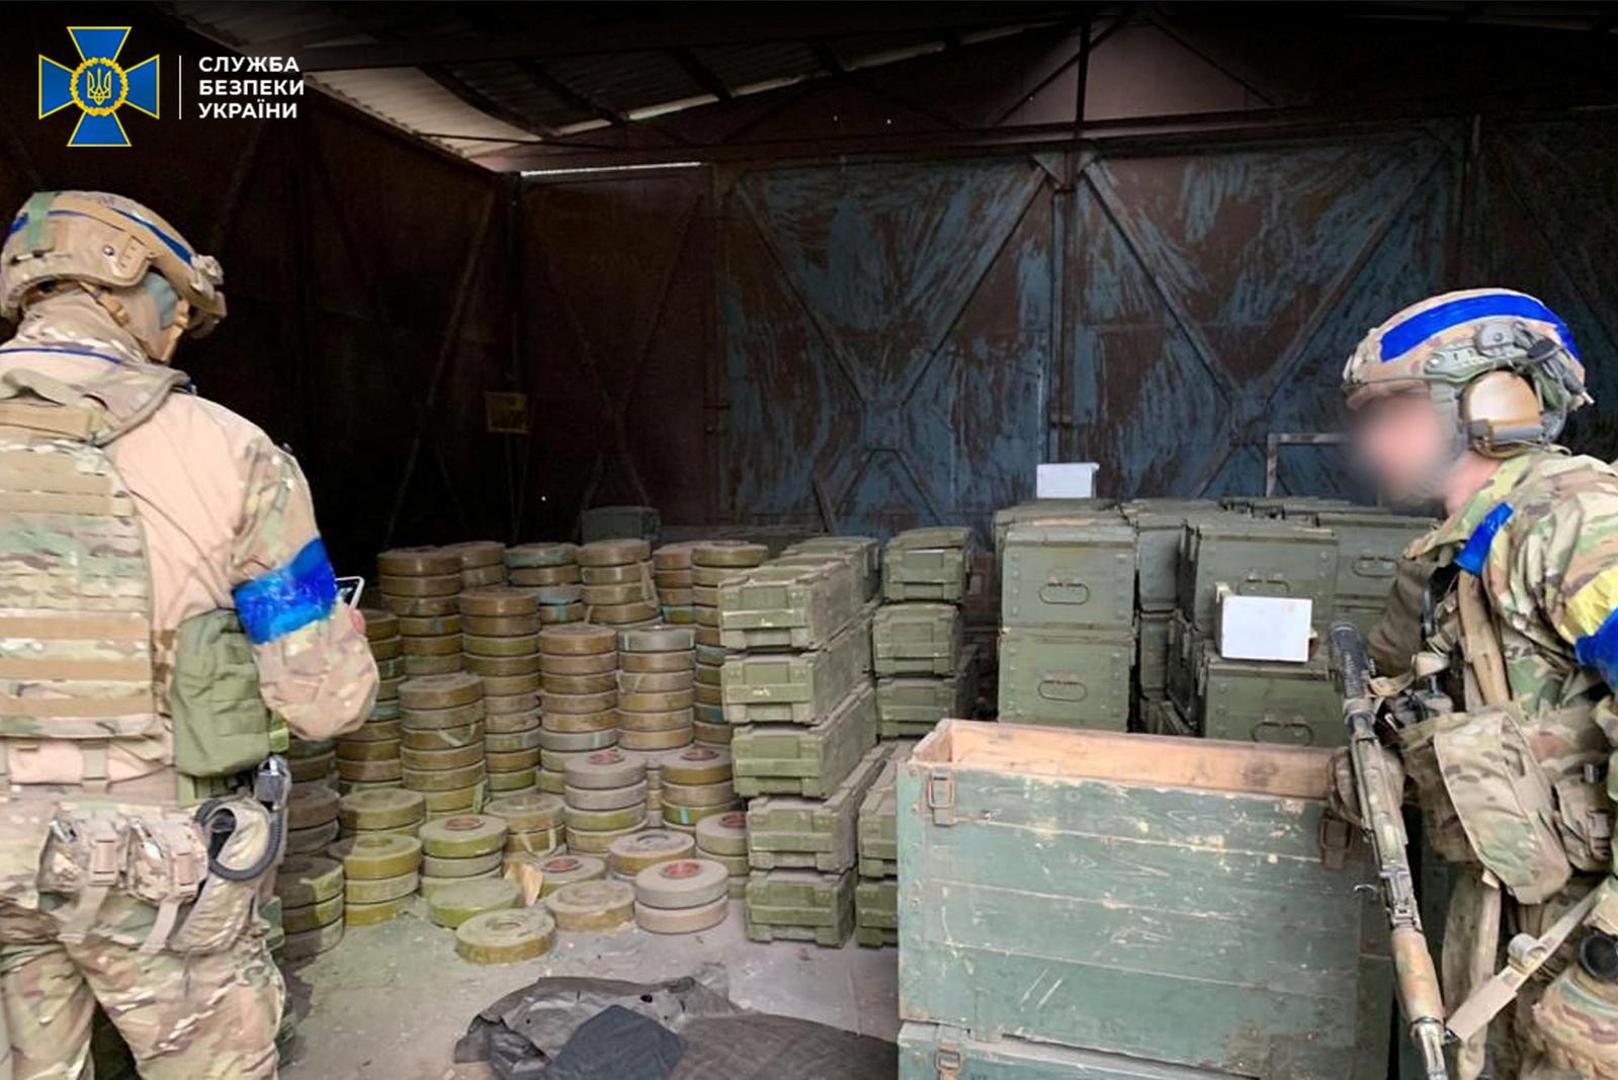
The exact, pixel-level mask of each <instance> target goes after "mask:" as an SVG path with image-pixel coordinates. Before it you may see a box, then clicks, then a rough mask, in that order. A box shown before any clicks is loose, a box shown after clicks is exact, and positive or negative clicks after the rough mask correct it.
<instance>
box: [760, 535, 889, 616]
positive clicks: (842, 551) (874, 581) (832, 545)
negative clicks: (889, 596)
mask: <svg viewBox="0 0 1618 1080" xmlns="http://www.w3.org/2000/svg"><path fill="white" fill-rule="evenodd" d="M827 555H843V556H847V557H848V558H849V559H851V560H852V561H853V563H854V572H855V574H856V575H857V576H858V578H859V583H860V596H861V597H862V598H863V599H864V600H865V601H866V602H867V603H869V602H870V601H872V600H875V599H877V597H878V595H879V594H880V593H881V592H882V545H881V544H880V543H879V542H878V541H877V539H876V538H875V537H873V536H811V537H810V538H809V539H807V540H800V541H798V542H797V543H796V544H793V545H792V546H791V547H789V548H787V549H786V550H785V551H783V552H781V555H780V557H779V558H778V559H776V561H777V562H781V563H794V562H802V561H805V559H806V558H808V559H818V558H823V557H824V556H827Z"/></svg>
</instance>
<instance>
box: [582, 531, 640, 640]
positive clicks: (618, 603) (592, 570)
mask: <svg viewBox="0 0 1618 1080" xmlns="http://www.w3.org/2000/svg"><path fill="white" fill-rule="evenodd" d="M577 558H578V563H579V575H580V578H581V580H582V582H583V584H582V586H581V592H582V593H583V598H584V612H585V615H584V617H585V619H586V620H587V621H589V622H592V623H596V624H598V625H601V626H612V627H620V628H621V627H630V626H651V625H653V624H655V623H656V622H657V617H658V611H659V609H658V604H657V588H656V586H654V585H653V584H652V551H651V547H650V545H648V544H647V543H646V541H644V540H596V541H594V542H592V543H588V544H584V545H582V546H581V547H580V548H579V549H578V556H577Z"/></svg>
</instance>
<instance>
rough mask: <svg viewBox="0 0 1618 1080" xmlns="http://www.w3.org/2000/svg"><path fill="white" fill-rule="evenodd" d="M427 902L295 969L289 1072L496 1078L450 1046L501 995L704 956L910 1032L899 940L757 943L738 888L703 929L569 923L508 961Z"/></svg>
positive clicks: (797, 1000) (892, 1031) (836, 1013)
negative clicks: (834, 944)
mask: <svg viewBox="0 0 1618 1080" xmlns="http://www.w3.org/2000/svg"><path fill="white" fill-rule="evenodd" d="M416 904H417V905H418V906H417V909H416V910H415V911H414V912H413V913H411V914H409V915H406V916H403V917H401V918H399V919H396V920H394V921H393V922H391V923H385V924H383V925H381V926H370V927H362V928H359V929H354V930H350V931H349V932H348V934H347V935H346V936H345V937H344V939H343V941H342V944H340V945H338V946H337V947H336V948H335V949H333V950H331V951H330V952H328V953H326V954H324V955H322V956H318V957H316V958H314V959H313V960H311V961H308V962H307V963H305V964H303V965H301V966H300V967H297V968H295V969H294V970H293V971H292V972H291V975H290V980H289V981H290V983H291V986H292V993H293V999H294V1003H295V1007H296V1008H297V1009H298V1010H299V1012H300V1014H304V1013H306V1015H303V1018H302V1019H301V1021H300V1022H299V1025H298V1038H297V1042H296V1043H295V1044H294V1047H293V1052H292V1055H291V1058H290V1060H289V1062H288V1064H287V1066H286V1068H284V1069H283V1070H282V1071H281V1075H282V1077H283V1078H284V1080H358V1078H365V1080H372V1078H376V1080H381V1078H387V1080H487V1078H488V1077H490V1076H492V1075H493V1074H492V1073H491V1072H490V1071H489V1070H488V1069H487V1068H486V1067H484V1066H482V1065H455V1064H453V1063H452V1062H451V1060H450V1058H451V1054H452V1052H453V1049H454V1045H455V1040H456V1039H457V1038H458V1037H459V1036H460V1035H461V1034H462V1033H463V1032H464V1031H465V1030H466V1026H467V1024H468V1023H469V1022H470V1021H471V1019H472V1017H473V1016H474V1015H476V1014H477V1012H478V1011H479V1010H481V1009H483V1008H484V1007H485V1006H487V1005H488V1004H490V1003H491V1002H493V1001H494V1000H495V999H496V998H498V997H500V996H501V995H503V994H506V993H509V992H511V991H512V990H516V989H518V988H520V987H523V986H526V985H528V984H529V983H531V982H533V981H534V980H535V979H538V978H542V977H544V976H547V975H598V976H603V977H607V978H622V979H635V980H639V981H653V980H657V979H663V978H672V977H674V976H679V975H688V974H691V973H693V972H694V971H695V970H696V968H697V967H698V966H699V965H701V964H703V963H705V962H713V963H718V964H721V965H723V966H724V968H725V970H726V972H727V974H728V976H729V980H730V996H731V999H732V1000H734V1001H735V1002H736V1003H737V1004H739V1005H742V1006H745V1007H747V1008H751V1009H757V1010H759V1011H761V1012H772V1013H783V1014H787V1015H791V1016H799V1017H803V1018H806V1019H810V1020H818V1021H821V1022H823V1023H827V1024H834V1025H836V1026H838V1027H842V1028H846V1029H848V1030H851V1031H858V1032H861V1033H863V1034H867V1035H875V1036H878V1037H880V1038H884V1039H890V1040H891V1039H893V1038H895V1037H896V1036H897V1034H898V1031H899V1017H898V1010H899V994H898V971H897V962H898V955H899V954H898V950H896V949H892V948H888V949H862V948H860V947H859V946H857V945H855V944H854V943H853V942H850V943H849V944H847V945H845V946H843V947H842V948H841V949H823V948H820V947H818V946H815V945H809V944H801V943H796V942H776V943H774V944H770V945H764V944H759V943H756V942H751V941H748V940H747V938H746V937H745V935H744V934H743V932H742V906H741V903H740V902H739V901H735V900H733V901H731V911H730V918H728V919H727V920H726V921H725V923H724V924H723V925H722V926H718V927H715V928H714V929H713V930H709V931H705V932H704V933H701V934H691V935H681V936H662V935H658V934H649V933H646V932H645V931H643V930H640V929H637V928H635V927H633V926H631V927H624V928H622V929H619V930H617V931H614V932H612V933H605V934H577V933H575V934H570V933H565V932H558V934H557V939H556V945H555V946H554V947H553V948H552V950H551V952H550V953H549V954H547V955H545V956H543V957H540V958H539V959H537V960H533V961H529V962H527V963H523V964H513V965H511V966H508V967H480V966H478V965H475V964H468V963H466V962H465V961H463V960H462V959H461V958H460V957H458V956H456V955H455V943H454V935H453V934H452V933H451V932H450V931H448V930H444V929H441V928H439V927H436V926H434V925H432V923H430V922H428V921H427V917H426V910H425V907H424V906H423V905H421V901H420V899H419V898H418V899H417V901H416Z"/></svg>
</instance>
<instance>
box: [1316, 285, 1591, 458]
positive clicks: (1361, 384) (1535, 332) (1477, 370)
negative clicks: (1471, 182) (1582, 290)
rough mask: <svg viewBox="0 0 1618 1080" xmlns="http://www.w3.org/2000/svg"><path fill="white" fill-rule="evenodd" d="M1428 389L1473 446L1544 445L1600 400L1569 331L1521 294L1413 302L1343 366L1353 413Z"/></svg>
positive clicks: (1508, 449)
mask: <svg viewBox="0 0 1618 1080" xmlns="http://www.w3.org/2000/svg"><path fill="white" fill-rule="evenodd" d="M1422 387H1426V388H1427V390H1428V392H1429V393H1430V394H1431V395H1432V398H1433V401H1434V402H1435V403H1436V404H1438V405H1440V406H1441V407H1444V408H1446V409H1447V410H1450V411H1451V412H1452V413H1453V415H1454V417H1455V422H1456V424H1457V425H1458V426H1459V428H1460V429H1461V432H1462V434H1464V435H1465V436H1466V438H1467V440H1468V442H1469V444H1470V445H1471V446H1472V448H1473V449H1475V450H1477V451H1479V452H1480V453H1484V454H1487V455H1489V456H1494V457H1502V456H1509V455H1511V454H1514V453H1518V452H1521V451H1522V450H1526V449H1529V448H1530V447H1534V446H1543V445H1545V444H1546V443H1549V442H1551V441H1552V440H1554V439H1555V438H1556V437H1557V435H1559V434H1560V433H1561V430H1562V425H1563V424H1564V423H1565V422H1566V420H1567V414H1568V413H1570V412H1572V411H1573V410H1574V409H1577V408H1579V407H1580V406H1582V405H1587V404H1589V403H1590V402H1591V400H1592V399H1591V397H1590V395H1589V394H1588V393H1587V392H1586V391H1585V388H1584V366H1583V364H1581V363H1580V361H1579V354H1578V349H1577V348H1576V347H1575V346H1574V344H1573V335H1572V334H1571V333H1569V332H1568V328H1567V324H1566V323H1564V322H1563V321H1562V320H1561V319H1560V318H1558V317H1557V315H1556V313H1555V312H1554V311H1552V310H1551V309H1550V308H1548V307H1546V306H1545V305H1544V304H1543V303H1541V302H1540V301H1538V300H1536V299H1535V298H1534V297H1532V296H1529V295H1528V294H1526V293H1520V292H1516V291H1514V290H1511V289H1466V290H1463V291H1461V292H1452V293H1444V294H1443V295H1441V296H1433V297H1429V298H1428V299H1426V300H1423V301H1421V302H1420V303H1416V304H1412V305H1410V306H1409V307H1407V308H1405V309H1404V310H1403V311H1400V312H1399V313H1398V314H1396V315H1394V316H1393V317H1392V318H1390V319H1388V320H1387V321H1386V322H1384V323H1383V324H1382V325H1381V326H1378V327H1376V328H1375V329H1373V330H1372V331H1371V332H1370V333H1368V334H1366V335H1365V338H1364V339H1363V340H1362V341H1361V342H1360V344H1359V347H1358V348H1356V349H1355V350H1354V354H1353V355H1352V356H1350V357H1349V358H1348V363H1347V364H1346V365H1345V366H1344V368H1343V392H1344V393H1345V394H1346V395H1347V396H1348V407H1349V408H1351V409H1356V408H1359V407H1360V406H1361V405H1363V404H1365V403H1366V402H1367V401H1370V400H1372V399H1374V398H1376V397H1380V396H1382V395H1386V394H1393V393H1399V392H1402V391H1407V390H1413V389H1420V388H1422Z"/></svg>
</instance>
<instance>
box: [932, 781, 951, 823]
mask: <svg viewBox="0 0 1618 1080" xmlns="http://www.w3.org/2000/svg"><path fill="white" fill-rule="evenodd" d="M927 806H928V808H929V809H931V810H932V812H933V824H935V825H953V824H955V777H953V776H951V775H949V774H948V773H934V774H933V775H932V776H930V777H928V778H927Z"/></svg>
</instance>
